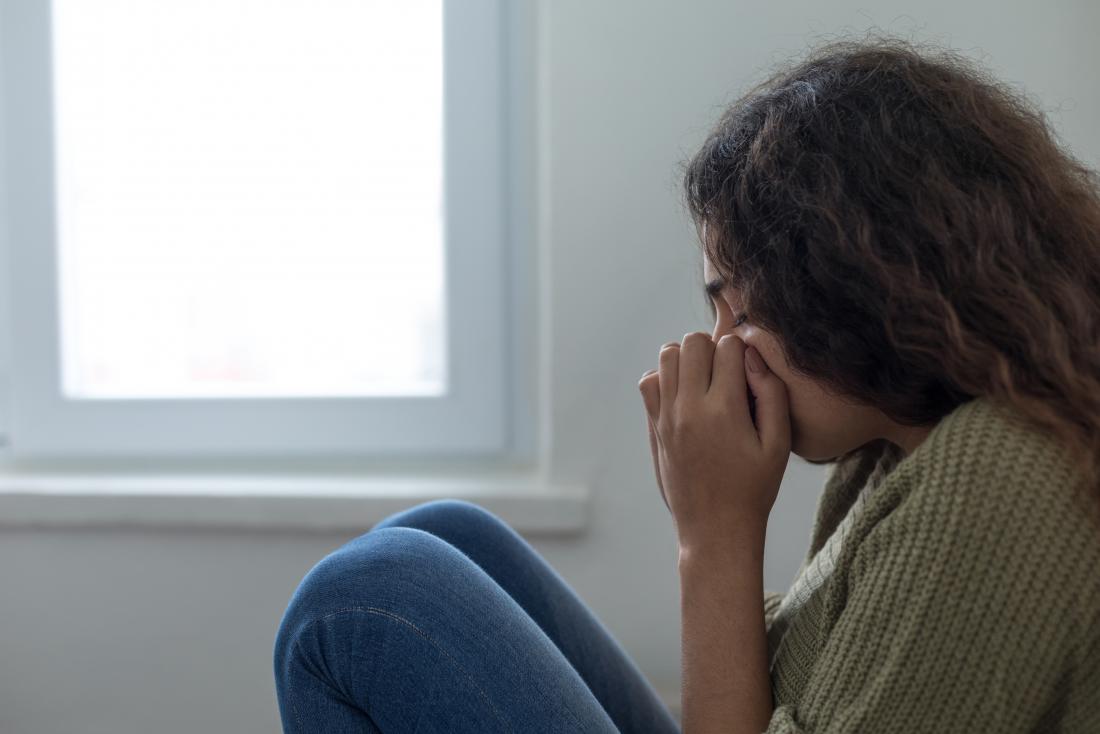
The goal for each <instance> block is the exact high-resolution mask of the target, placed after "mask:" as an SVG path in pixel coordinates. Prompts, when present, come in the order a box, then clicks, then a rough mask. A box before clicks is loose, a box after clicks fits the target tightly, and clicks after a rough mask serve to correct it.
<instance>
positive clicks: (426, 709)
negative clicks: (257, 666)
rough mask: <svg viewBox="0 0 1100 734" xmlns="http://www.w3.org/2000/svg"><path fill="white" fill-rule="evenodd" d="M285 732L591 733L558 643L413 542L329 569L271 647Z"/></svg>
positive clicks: (465, 565) (597, 715) (465, 569)
mask: <svg viewBox="0 0 1100 734" xmlns="http://www.w3.org/2000/svg"><path fill="white" fill-rule="evenodd" d="M275 679H276V690H277V694H278V702H279V711H280V715H281V717H282V722H283V728H284V731H286V732H294V733H297V732H326V733H339V732H384V733H385V734H398V733H404V732H423V733H426V732H455V733H457V734H463V733H466V732H471V733H472V732H485V733H487V734H489V733H493V732H601V733H608V734H610V733H611V732H614V731H615V726H614V724H613V723H612V721H611V719H610V718H608V716H607V713H606V712H605V711H604V709H603V707H602V706H600V703H599V701H597V700H596V699H595V697H594V696H593V695H592V693H591V692H590V691H589V690H588V688H587V686H585V684H584V681H583V680H581V678H580V677H579V676H578V675H577V673H576V671H575V670H573V668H572V667H571V666H570V665H569V661H568V660H566V659H565V657H564V656H563V655H562V654H561V652H560V651H559V650H558V648H557V647H555V646H554V643H553V642H551V641H550V639H549V638H548V637H547V636H546V635H545V634H543V632H542V631H541V630H540V629H539V627H538V626H537V625H536V624H535V623H534V622H533V621H532V620H531V619H530V617H528V616H527V614H526V613H525V612H524V611H523V610H522V609H521V608H520V607H519V605H517V604H516V603H515V601H514V600H513V599H512V598H511V597H510V596H508V594H507V593H506V592H504V591H503V590H502V589H501V588H500V587H499V586H498V585H497V584H496V582H495V581H493V580H492V579H491V578H490V577H489V576H488V575H487V574H486V573H485V572H484V571H483V570H482V569H481V568H480V567H479V566H477V564H475V563H474V562H473V561H471V560H470V559H469V558H467V557H466V556H465V555H463V554H462V553H461V552H460V551H458V550H457V549H456V548H455V547H454V546H452V545H450V544H449V543H447V542H446V541H444V540H442V539H440V538H438V537H436V536H435V535H432V534H431V533H427V532H425V531H423V530H417V529H415V528H402V527H388V528H380V529H376V530H371V531H370V532H368V533H366V534H365V535H362V536H360V537H359V538H357V539H355V540H353V541H351V542H350V543H348V544H346V545H345V546H343V547H342V548H340V549H339V550H337V551H336V552H334V553H332V554H330V555H329V556H327V557H325V558H324V559H323V560H322V561H321V562H320V563H318V564H317V566H315V567H314V568H313V569H312V570H311V571H310V572H309V573H308V574H307V575H306V577H305V579H303V581H302V583H301V585H300V586H299V587H298V589H297V590H296V591H295V593H294V596H293V597H292V598H291V602H290V606H289V607H288V609H287V611H286V614H285V615H284V617H283V621H282V624H281V625H280V628H279V632H278V635H277V637H276V641H275Z"/></svg>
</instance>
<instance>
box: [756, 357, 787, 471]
mask: <svg viewBox="0 0 1100 734" xmlns="http://www.w3.org/2000/svg"><path fill="white" fill-rule="evenodd" d="M753 351H754V352H756V355H758V356H759V354H760V353H759V352H758V351H756V350H753ZM760 364H761V365H762V366H763V371H761V372H754V371H753V370H748V371H747V372H746V376H747V377H748V380H749V389H750V390H752V393H753V395H755V396H756V427H757V433H758V434H759V435H760V442H761V444H762V445H763V446H764V448H765V449H768V450H774V451H775V452H777V453H778V454H781V455H784V456H786V455H787V454H789V453H790V445H791V419H790V406H789V405H788V404H787V386H786V385H785V384H784V383H783V381H782V380H780V379H779V377H778V376H776V374H775V373H774V372H772V371H771V370H770V369H769V368H768V366H767V362H765V361H764V359H763V357H761V358H760Z"/></svg>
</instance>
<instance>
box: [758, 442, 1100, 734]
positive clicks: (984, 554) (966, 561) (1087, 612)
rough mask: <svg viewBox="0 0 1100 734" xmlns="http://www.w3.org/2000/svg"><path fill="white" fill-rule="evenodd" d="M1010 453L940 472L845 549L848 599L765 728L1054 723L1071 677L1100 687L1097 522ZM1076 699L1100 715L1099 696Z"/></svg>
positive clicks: (782, 731)
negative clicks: (797, 692) (998, 461)
mask: <svg viewBox="0 0 1100 734" xmlns="http://www.w3.org/2000/svg"><path fill="white" fill-rule="evenodd" d="M1004 463H1009V464H1011V465H1012V466H1011V468H1010V469H1008V470H1004V469H1001V470H998V468H997V467H996V466H995V465H994V464H993V462H991V461H990V462H988V463H983V464H982V466H981V467H980V468H981V471H982V472H985V476H984V477H982V480H981V481H978V482H976V483H972V482H971V480H969V479H964V477H973V476H974V470H975V469H977V468H978V467H973V466H972V467H970V470H969V471H967V470H966V468H965V467H964V468H963V470H962V471H958V470H957V469H953V470H950V471H937V472H933V474H932V479H933V480H934V481H930V482H929V483H928V486H918V487H914V488H913V489H912V491H911V492H909V493H908V494H907V495H905V496H904V497H901V499H900V500H899V502H898V504H897V506H895V507H893V508H892V509H890V510H889V511H888V512H885V513H883V514H882V516H881V518H879V519H877V520H876V521H875V524H874V525H873V526H872V527H871V529H870V531H869V532H867V533H866V534H865V535H864V536H863V537H862V539H861V541H860V542H858V543H856V544H854V545H853V549H851V550H850V549H847V548H846V549H845V553H844V555H845V556H846V560H842V561H840V563H844V564H846V565H847V568H848V572H847V573H846V574H843V575H841V576H840V577H838V578H837V579H836V581H837V583H839V584H842V586H841V587H840V590H839V593H838V594H837V596H836V599H838V601H837V604H838V605H839V604H843V608H842V609H841V610H840V611H839V614H838V615H837V616H836V617H835V618H836V622H835V624H834V625H833V627H832V629H831V630H828V632H827V633H826V634H825V635H824V636H823V638H822V641H821V645H822V647H821V650H820V654H819V655H818V657H817V659H816V662H815V663H814V665H813V667H812V669H811V670H810V671H809V674H808V679H807V682H806V684H805V689H804V690H803V692H802V695H801V696H799V700H798V702H797V703H795V704H784V705H779V706H777V707H776V708H775V710H774V712H773V715H772V719H771V721H770V723H769V726H768V728H767V732H766V734H849V733H850V734H854V733H855V732H902V731H904V732H929V733H931V732H935V733H936V734H944V732H974V731H997V732H1006V733H1009V734H1011V733H1012V732H1030V731H1033V730H1046V729H1045V728H1044V722H1047V721H1049V720H1047V719H1045V717H1047V716H1064V710H1065V707H1066V706H1067V705H1072V706H1074V707H1076V706H1077V704H1076V703H1073V704H1067V703H1066V700H1067V698H1068V697H1069V695H1070V694H1069V693H1067V691H1068V690H1071V688H1070V686H1068V685H1067V682H1070V681H1072V682H1073V686H1072V690H1078V691H1080V690H1082V688H1081V687H1082V686H1084V687H1085V688H1084V689H1083V690H1088V687H1092V690H1100V680H1097V678H1096V669H1097V666H1096V665H1094V664H1092V663H1089V662H1088V661H1087V660H1086V659H1085V657H1086V656H1087V655H1088V654H1090V653H1085V652H1082V650H1090V649H1091V650H1094V649H1096V628H1095V624H1096V621H1097V618H1096V616H1097V615H1096V613H1095V610H1096V609H1097V607H1098V605H1100V594H1097V582H1096V580H1095V579H1096V573H1095V568H1096V564H1097V559H1098V554H1097V551H1096V548H1097V542H1096V536H1095V531H1094V530H1092V529H1091V528H1090V527H1089V526H1088V525H1087V524H1086V523H1085V522H1084V521H1083V518H1082V517H1081V516H1080V514H1075V513H1074V512H1073V510H1072V509H1070V505H1069V504H1068V503H1067V502H1066V500H1065V499H1064V497H1065V496H1067V494H1068V493H1067V492H1066V490H1067V488H1066V487H1065V486H1063V485H1062V484H1061V482H1060V481H1059V480H1060V479H1061V477H1060V475H1057V474H1055V475H1053V476H1052V475H1050V474H1046V475H1044V472H1046V471H1047V469H1046V467H1044V466H1043V464H1042V462H1034V464H1033V465H1032V467H1031V468H1028V466H1027V462H1017V461H1011V462H1004ZM978 476H981V474H980V473H979V474H978ZM1063 493H1065V494H1063ZM1090 625H1091V626H1092V627H1091V629H1090ZM1093 662H1095V661H1093ZM1070 671H1072V672H1070ZM1086 678H1087V679H1086ZM1073 700H1074V701H1078V700H1080V701H1085V703H1084V704H1083V707H1084V708H1085V709H1087V710H1075V712H1074V717H1075V718H1076V719H1077V720H1078V721H1082V722H1093V723H1097V724H1100V697H1095V696H1092V695H1091V694H1090V695H1086V696H1080V697H1077V696H1076V695H1074V698H1073ZM1094 717H1095V718H1094ZM1082 731H1092V729H1091V728H1087V727H1086V728H1084V729H1082Z"/></svg>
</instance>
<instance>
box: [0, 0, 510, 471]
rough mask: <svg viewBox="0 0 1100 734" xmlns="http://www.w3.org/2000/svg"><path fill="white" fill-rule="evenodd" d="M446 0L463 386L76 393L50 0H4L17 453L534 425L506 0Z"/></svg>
mask: <svg viewBox="0 0 1100 734" xmlns="http://www.w3.org/2000/svg"><path fill="white" fill-rule="evenodd" d="M443 7H444V58H445V63H444V104H443V108H444V117H445V120H446V124H445V137H444V160H445V163H444V177H445V184H444V189H445V190H444V200H445V207H444V209H445V220H444V222H445V223H444V231H445V242H446V245H445V256H446V263H445V272H446V291H447V292H446V298H445V301H444V303H445V306H444V309H445V312H446V314H445V315H446V324H447V327H446V344H447V345H448V359H447V360H446V361H447V363H448V370H449V374H448V385H449V388H450V390H449V393H448V394H447V395H445V396H441V397H410V398H377V397H361V398H351V397H349V398H327V399H313V398H296V399H282V398H270V399H266V398H265V399H261V400H257V399H255V398H248V399H211V398H203V399H199V400H189V399H173V400H160V399H157V400H146V399H141V400H135V399H126V400H91V401H74V400H69V399H65V398H64V397H63V396H62V395H61V393H60V385H61V380H60V373H59V368H60V364H59V346H60V338H59V337H60V335H59V323H58V300H57V278H56V272H57V263H56V253H57V247H56V233H55V221H56V218H55V215H54V200H55V199H54V170H55V169H54V160H53V139H52V138H53V136H52V132H51V131H52V129H53V125H52V116H51V114H52V113H51V106H52V91H51V71H50V57H51V54H50V46H49V40H50V38H49V35H50V34H49V29H50V23H49V14H50V3H49V2H48V0H0V84H2V85H3V86H2V87H0V100H2V103H3V106H2V108H0V126H2V130H0V132H2V133H3V135H0V144H2V145H3V147H2V148H0V155H3V157H2V158H0V162H2V164H3V176H2V177H0V186H2V187H3V188H4V189H6V190H0V194H5V195H4V196H0V207H3V208H2V209H0V216H2V217H3V222H4V223H6V225H7V226H6V231H5V229H0V288H2V290H3V291H4V292H3V293H2V294H0V304H2V305H0V337H3V338H2V339H0V370H2V372H0V401H3V402H2V404H0V435H2V436H3V439H2V442H3V451H4V452H5V455H6V456H5V458H11V459H20V460H50V459H54V460H74V459H76V460H79V459H96V460H98V459H102V458H104V457H107V458H151V457H167V458H187V459H203V460H209V459H222V458H233V459H236V458H256V459H263V458H273V457H279V458H288V457H289V458H294V457H301V458H311V459H315V458H317V457H319V456H325V457H345V458H346V457H355V458H379V457H384V458H391V457H402V458H408V457H413V456H415V457H434V458H438V457H460V458H468V457H471V456H474V455H476V456H497V457H499V456H504V455H508V454H510V453H512V452H511V451H510V449H512V450H514V449H516V448H517V447H516V445H515V440H514V438H513V437H512V436H515V435H521V436H526V434H525V433H520V434H517V433H516V431H515V426H514V423H515V415H516V413H517V411H516V406H513V405H512V399H513V398H514V395H515V394H516V393H517V392H518V391H516V390H515V389H514V385H513V382H514V379H513V378H514V377H515V375H514V374H513V372H514V368H515V360H514V359H513V356H514V355H513V353H512V352H511V351H510V350H509V345H511V344H512V343H513V341H514V340H513V339H510V338H509V334H508V331H509V329H511V328H513V327H514V324H512V323H510V322H509V319H508V318H507V314H508V313H509V311H510V310H511V309H510V308H508V307H506V306H508V305H509V303H510V301H511V299H512V298H513V297H514V294H513V293H510V292H509V290H508V288H507V283H508V276H509V272H508V268H509V265H508V263H507V261H506V258H505V248H504V237H505V233H506V223H507V209H508V202H507V201H506V194H505V178H506V174H505V164H506V150H505V148H506V145H507V141H508V135H507V133H508V130H507V129H506V124H505V123H506V120H507V118H508V115H507V110H506V107H505V105H506V101H507V100H506V94H505V87H506V82H507V79H506V78H505V67H506V63H505V58H506V56H505V52H506V44H505V43H504V36H503V31H504V23H505V21H504V17H503V16H504V7H503V3H502V2H501V0H444V4H443ZM454 345H461V346H460V347H457V348H456V347H455V346H454ZM169 405H170V406H171V407H170V409H167V408H168V406H169ZM521 412H522V411H521ZM510 434H512V436H510ZM522 452H523V450H522V448H521V449H520V453H522Z"/></svg>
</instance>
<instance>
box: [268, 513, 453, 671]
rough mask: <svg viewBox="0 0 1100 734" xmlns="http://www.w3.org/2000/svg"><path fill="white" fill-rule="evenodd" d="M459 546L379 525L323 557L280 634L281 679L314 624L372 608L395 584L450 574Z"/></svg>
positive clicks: (411, 530) (297, 594)
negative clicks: (331, 616)
mask: <svg viewBox="0 0 1100 734" xmlns="http://www.w3.org/2000/svg"><path fill="white" fill-rule="evenodd" d="M455 553H456V551H455V549H454V548H453V547H452V546H450V545H449V544H447V543H446V542H445V541H443V540H440V539H439V538H437V537H436V536H434V535H432V534H431V533H428V532H425V531H422V530H417V529H415V528H405V527H394V528H379V529H375V530H371V531H370V532H367V533H364V534H363V535H360V536H359V537H357V538H355V539H353V540H351V541H349V542H347V543H346V544H344V545H343V546H341V547H340V548H338V549H337V550H335V551H333V552H332V553H330V554H329V555H327V556H325V557H324V558H322V559H321V560H320V561H319V562H318V563H317V564H316V565H315V566H314V567H313V568H312V569H310V571H309V572H308V573H307V574H306V575H305V577H303V579H302V581H301V582H300V583H299V584H298V587H297V589H296V590H295V591H294V594H293V595H292V596H291V598H290V603H289V604H288V605H287V608H286V611H285V612H284V613H283V617H282V620H281V622H280V624H279V629H278V632H277V634H276V638H275V649H274V657H275V668H276V677H278V676H279V675H280V671H281V670H283V669H285V668H286V665H287V664H288V662H289V656H291V655H293V654H294V650H293V647H294V644H295V642H296V641H297V640H298V638H299V637H300V636H301V634H302V632H303V631H304V630H305V629H306V628H307V627H309V625H311V624H312V623H314V622H316V621H317V620H319V619H321V618H323V617H325V616H326V615H329V614H333V613H335V612H338V611H341V610H346V609H351V608H356V607H370V606H374V605H376V604H378V603H379V602H380V600H382V599H385V598H389V597H390V596H392V593H391V592H390V590H391V589H392V587H393V585H394V584H395V583H402V582H408V581H412V580H415V581H417V582H419V583H426V582H429V581H430V580H431V579H432V578H434V577H438V576H444V577H445V576H446V574H447V570H446V569H447V568H448V566H449V563H451V562H453V560H454V554H455Z"/></svg>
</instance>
